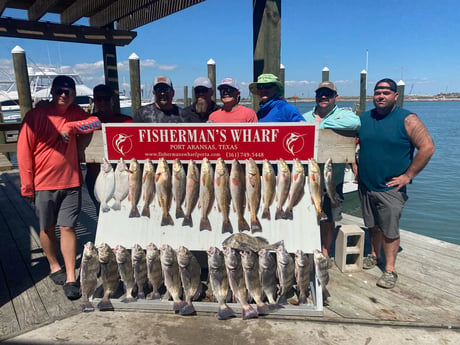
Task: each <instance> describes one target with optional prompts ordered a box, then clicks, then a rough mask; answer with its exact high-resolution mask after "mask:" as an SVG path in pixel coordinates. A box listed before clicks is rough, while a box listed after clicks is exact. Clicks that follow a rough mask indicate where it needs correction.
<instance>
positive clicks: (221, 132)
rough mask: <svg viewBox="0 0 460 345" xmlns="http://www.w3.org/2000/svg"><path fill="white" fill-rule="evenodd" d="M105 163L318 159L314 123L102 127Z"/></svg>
mask: <svg viewBox="0 0 460 345" xmlns="http://www.w3.org/2000/svg"><path fill="white" fill-rule="evenodd" d="M102 129H103V134H104V135H103V139H104V150H105V157H106V158H107V159H108V160H109V161H112V162H115V161H118V160H119V159H120V158H123V159H125V160H126V159H131V158H136V159H137V160H138V161H141V162H142V161H144V160H145V159H147V158H150V159H151V160H158V159H159V158H165V159H166V160H167V161H172V160H174V159H176V158H178V159H180V160H181V161H187V160H190V159H192V160H201V159H203V158H204V157H206V158H208V159H209V160H210V161H216V160H217V159H218V158H219V157H222V159H224V160H225V161H231V160H233V159H235V158H236V159H238V160H243V159H249V158H253V159H254V160H255V161H257V162H261V161H263V160H264V159H268V160H270V161H276V160H279V159H280V158H283V159H284V160H285V161H287V162H292V161H293V160H294V159H296V158H298V159H300V160H301V161H306V160H308V159H310V158H313V157H314V153H315V152H314V151H315V136H316V130H315V125H314V124H310V123H272V124H261V123H251V124H248V123H245V124H210V123H203V124H195V123H184V124H157V123H155V124H135V123H133V124H120V123H110V124H103V127H102Z"/></svg>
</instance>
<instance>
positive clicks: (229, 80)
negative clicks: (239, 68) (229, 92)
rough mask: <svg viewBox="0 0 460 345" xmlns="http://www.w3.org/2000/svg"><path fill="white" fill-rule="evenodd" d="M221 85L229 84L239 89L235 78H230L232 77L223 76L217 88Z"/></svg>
mask: <svg viewBox="0 0 460 345" xmlns="http://www.w3.org/2000/svg"><path fill="white" fill-rule="evenodd" d="M223 86H230V87H233V88H234V89H237V90H238V91H240V86H239V85H238V83H237V82H236V80H235V79H232V78H225V79H224V80H222V82H221V83H220V84H219V86H218V87H217V89H218V90H220V88H221V87H223Z"/></svg>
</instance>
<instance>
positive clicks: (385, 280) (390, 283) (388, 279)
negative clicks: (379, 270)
mask: <svg viewBox="0 0 460 345" xmlns="http://www.w3.org/2000/svg"><path fill="white" fill-rule="evenodd" d="M397 280H398V275H397V274H396V272H393V271H390V270H385V271H384V272H383V274H382V276H381V277H380V279H379V280H378V281H377V286H380V287H382V288H384V289H392V288H394V287H395V285H396V281H397Z"/></svg>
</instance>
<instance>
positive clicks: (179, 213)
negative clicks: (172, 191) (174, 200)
mask: <svg viewBox="0 0 460 345" xmlns="http://www.w3.org/2000/svg"><path fill="white" fill-rule="evenodd" d="M184 216H185V214H184V210H182V207H180V206H179V207H177V208H176V219H178V218H184Z"/></svg>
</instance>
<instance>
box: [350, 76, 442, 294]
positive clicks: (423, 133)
mask: <svg viewBox="0 0 460 345" xmlns="http://www.w3.org/2000/svg"><path fill="white" fill-rule="evenodd" d="M398 96H399V95H398V92H397V86H396V83H395V82H394V81H393V80H391V79H382V80H380V81H378V82H377V84H376V85H375V88H374V106H375V108H374V109H372V110H370V111H366V112H364V113H362V114H361V116H360V117H361V128H360V130H359V131H358V137H359V145H360V150H359V160H358V177H359V196H360V198H361V206H362V209H363V219H364V224H365V225H366V227H367V228H368V229H369V234H370V237H371V250H372V252H371V255H369V256H368V257H366V258H364V262H363V266H364V268H372V267H374V266H375V265H376V264H377V262H378V261H379V260H380V259H381V249H382V246H383V252H384V254H385V261H386V262H385V269H384V271H383V275H382V276H381V277H380V279H379V280H378V281H377V286H380V287H383V288H387V289H391V288H393V287H394V286H395V284H396V280H397V279H398V275H397V273H396V269H395V262H396V255H397V253H398V250H399V244H400V237H399V236H400V235H399V219H400V217H401V213H402V210H403V207H404V204H405V202H406V200H407V195H406V185H407V184H409V183H410V182H411V181H412V179H413V178H414V177H415V176H417V174H418V173H420V171H422V170H423V168H424V167H425V166H426V165H427V164H428V161H429V160H430V158H431V156H432V155H433V153H434V144H433V140H432V138H431V136H430V133H428V130H427V129H426V127H425V125H424V124H423V122H422V121H421V120H420V119H419V118H418V116H417V115H415V114H413V113H411V112H410V111H408V110H406V109H403V108H400V107H398V106H396V101H397V99H398ZM415 149H417V152H416V154H415V156H414V152H415Z"/></svg>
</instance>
